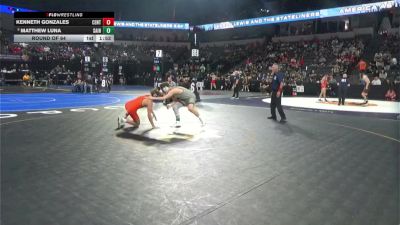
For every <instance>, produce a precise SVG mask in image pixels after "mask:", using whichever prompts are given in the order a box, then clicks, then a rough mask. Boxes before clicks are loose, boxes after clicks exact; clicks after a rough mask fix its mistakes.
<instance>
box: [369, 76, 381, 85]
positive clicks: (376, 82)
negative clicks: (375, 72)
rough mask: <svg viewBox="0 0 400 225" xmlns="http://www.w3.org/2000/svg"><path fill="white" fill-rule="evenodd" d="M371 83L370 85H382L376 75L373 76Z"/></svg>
mask: <svg viewBox="0 0 400 225" xmlns="http://www.w3.org/2000/svg"><path fill="white" fill-rule="evenodd" d="M371 84H372V85H382V82H381V80H380V79H379V77H378V76H375V77H374V79H373V80H372V82H371Z"/></svg>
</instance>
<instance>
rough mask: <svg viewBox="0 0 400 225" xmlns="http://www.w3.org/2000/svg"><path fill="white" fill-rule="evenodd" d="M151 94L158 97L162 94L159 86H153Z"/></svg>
mask: <svg viewBox="0 0 400 225" xmlns="http://www.w3.org/2000/svg"><path fill="white" fill-rule="evenodd" d="M150 94H151V96H153V97H158V96H160V95H161V93H160V90H158V88H153V89H151V91H150Z"/></svg>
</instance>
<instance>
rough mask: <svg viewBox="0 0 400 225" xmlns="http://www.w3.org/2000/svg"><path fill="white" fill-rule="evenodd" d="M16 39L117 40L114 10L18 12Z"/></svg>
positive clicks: (15, 16) (58, 40) (15, 21)
mask: <svg viewBox="0 0 400 225" xmlns="http://www.w3.org/2000/svg"><path fill="white" fill-rule="evenodd" d="M14 25H15V28H14V29H15V30H14V42H114V12H16V13H14Z"/></svg>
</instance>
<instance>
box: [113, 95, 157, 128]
mask: <svg viewBox="0 0 400 225" xmlns="http://www.w3.org/2000/svg"><path fill="white" fill-rule="evenodd" d="M150 94H151V96H153V97H157V96H159V95H160V94H159V91H158V89H157V88H155V89H153V90H152V91H151V92H150ZM151 96H150V95H142V96H139V97H137V98H135V99H133V100H130V101H128V102H127V103H126V104H125V109H126V113H125V116H124V117H118V120H117V122H118V129H121V128H123V127H124V126H125V123H128V124H131V125H132V126H134V127H139V125H140V118H139V115H138V114H137V110H138V109H140V108H144V107H146V108H147V118H148V119H149V121H150V124H151V126H152V127H153V128H156V126H155V125H154V122H153V117H154V119H155V120H157V117H156V115H155V114H154V111H153V100H151V99H150V97H151ZM128 116H130V117H131V118H132V120H130V119H128Z"/></svg>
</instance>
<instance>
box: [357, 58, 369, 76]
mask: <svg viewBox="0 0 400 225" xmlns="http://www.w3.org/2000/svg"><path fill="white" fill-rule="evenodd" d="M357 66H358V71H359V72H360V73H361V72H364V71H365V70H366V69H367V63H366V62H365V61H364V60H362V59H361V60H360V61H359V62H358V64H357Z"/></svg>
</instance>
